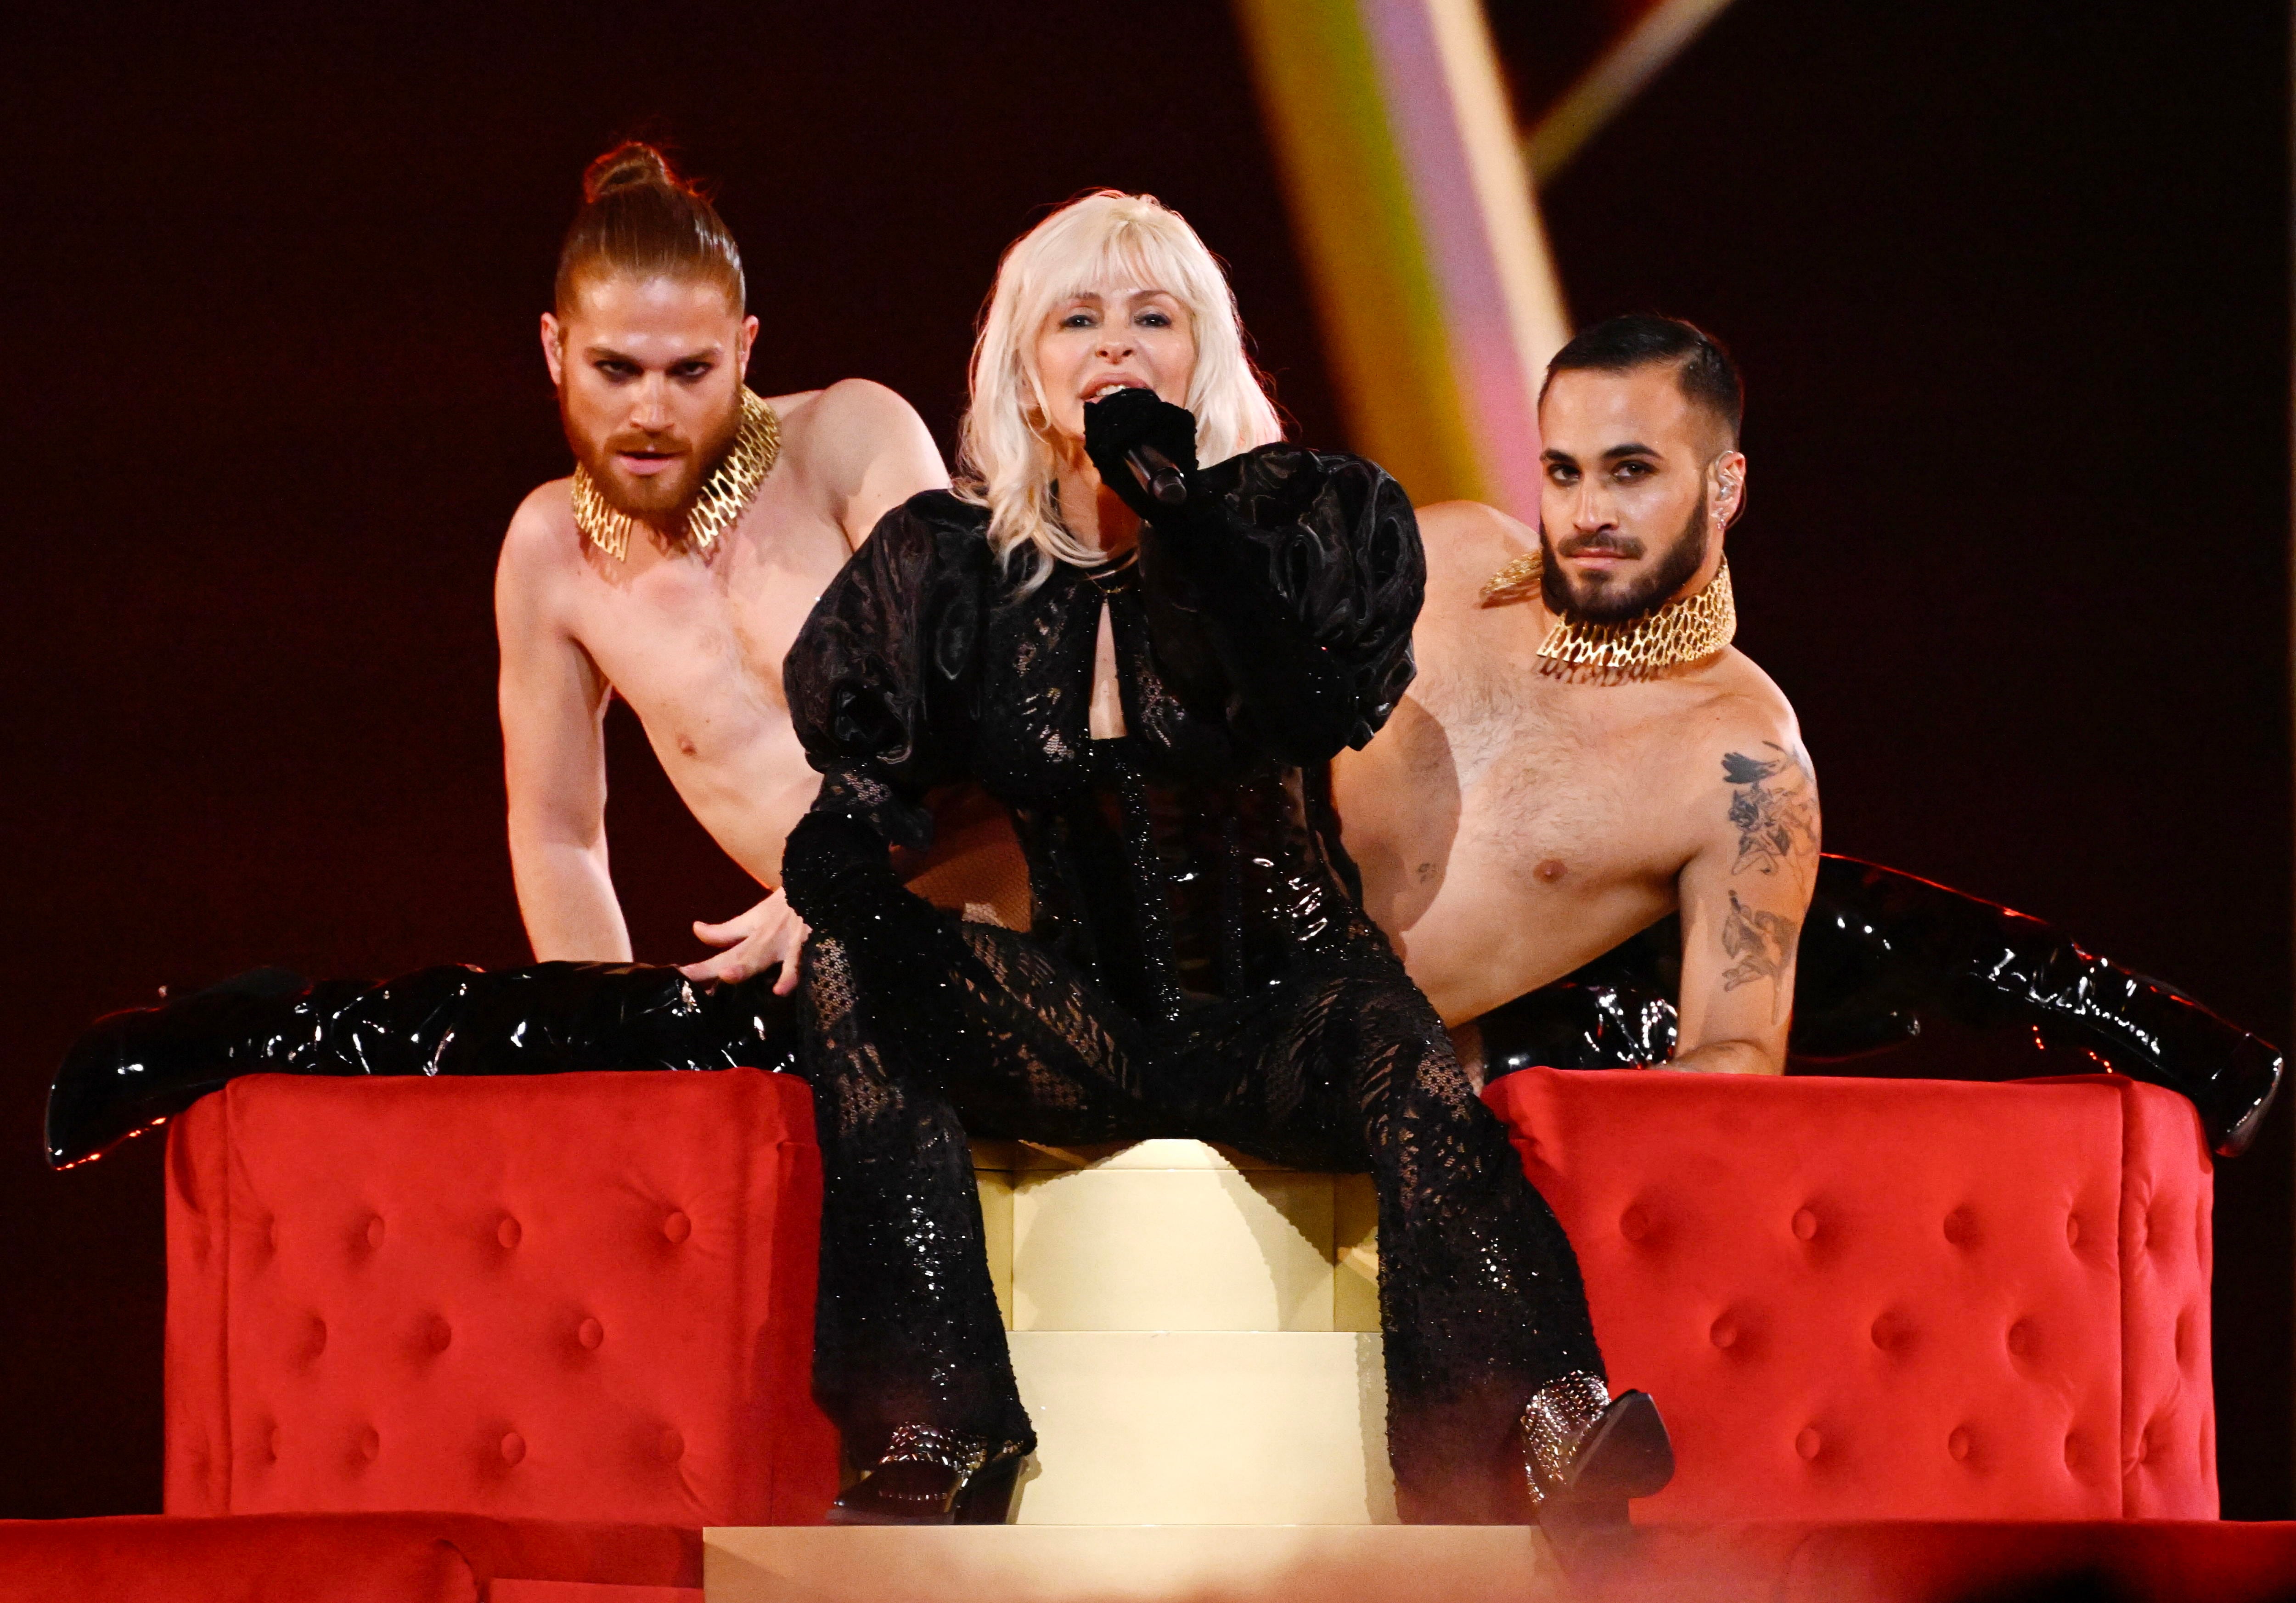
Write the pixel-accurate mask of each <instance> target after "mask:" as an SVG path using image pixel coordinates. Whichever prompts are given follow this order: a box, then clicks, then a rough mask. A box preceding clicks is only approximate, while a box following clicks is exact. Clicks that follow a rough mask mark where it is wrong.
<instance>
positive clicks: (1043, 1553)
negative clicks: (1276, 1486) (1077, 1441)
mask: <svg viewBox="0 0 2296 1603" xmlns="http://www.w3.org/2000/svg"><path fill="white" fill-rule="evenodd" d="M702 1542H703V1548H702V1581H703V1586H704V1588H705V1595H706V1596H707V1598H708V1599H709V1603H1133V1600H1135V1599H1139V1600H1141V1603H1146V1600H1147V1599H1158V1600H1162V1599H1187V1603H1243V1600H1244V1599H1251V1603H1358V1600H1363V1603H1368V1600H1369V1599H1382V1600H1383V1599H1411V1600H1412V1603H1548V1600H1550V1599H1562V1598H1564V1597H1566V1596H1568V1595H1569V1594H1568V1589H1567V1588H1566V1587H1565V1585H1564V1582H1563V1579H1562V1571H1561V1569H1560V1568H1559V1566H1557V1565H1556V1563H1555V1560H1554V1552H1553V1550H1551V1549H1549V1548H1548V1547H1547V1545H1546V1541H1545V1539H1544V1538H1542V1537H1541V1536H1540V1535H1539V1534H1538V1532H1536V1531H1535V1530H1530V1529H1528V1528H1525V1527H1521V1526H1508V1525H1390V1526H1385V1527H1381V1528H1374V1527H1369V1526H1357V1527H1355V1528H1352V1529H1350V1528H1348V1527H1345V1526H1339V1527H1333V1526H1320V1527H1319V1526H1315V1525H1277V1526H1257V1527H1250V1526H1234V1525H1229V1526H1217V1525H1212V1526H1195V1527H1190V1526H1185V1525H1179V1526H1176V1525H1128V1526H1113V1527H1111V1526H1105V1525H1067V1526H1036V1527H1029V1526H1020V1525H974V1526H955V1527H941V1528H938V1529H918V1528H914V1527H911V1528H909V1529H905V1530H902V1529H889V1528H879V1529H867V1528H859V1527H856V1528H849V1529H840V1528H836V1527H830V1528H822V1527H818V1526H803V1525H775V1526H751V1527H735V1528H720V1529H716V1530H710V1531H706V1532H704V1533H702Z"/></svg>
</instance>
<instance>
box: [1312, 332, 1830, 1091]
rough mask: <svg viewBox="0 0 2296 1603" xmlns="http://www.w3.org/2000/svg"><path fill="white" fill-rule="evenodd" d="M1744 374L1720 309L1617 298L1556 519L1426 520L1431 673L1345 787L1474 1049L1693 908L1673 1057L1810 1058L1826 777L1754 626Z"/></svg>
mask: <svg viewBox="0 0 2296 1603" xmlns="http://www.w3.org/2000/svg"><path fill="white" fill-rule="evenodd" d="M1740 393H1741V391H1740V385H1739V381H1738V376H1737V373H1736V370H1735V368H1734V366H1733V365H1732V364H1731V362H1730V358H1728V356H1727V355H1726V353H1725V352H1724V351H1723V350H1722V349H1721V348H1720V347H1719V346H1718V345H1717V344H1716V343H1715V342H1714V341H1711V340H1710V339H1709V338H1708V337H1707V336H1706V335H1705V334H1703V333H1701V332H1700V331H1698V330H1697V329H1695V328H1693V327H1691V326H1690V325H1687V324H1683V323H1677V322H1675V321H1673V320H1671V319H1669V318H1662V317H1652V316H1630V317H1620V318H1614V319H1612V320H1611V321H1610V322H1608V323H1604V324H1602V325H1597V326H1596V327H1594V328H1591V329H1589V330H1587V332H1586V333H1582V334H1580V335H1579V337H1578V338H1577V339H1575V340H1573V341H1571V342H1570V344H1569V345H1567V346H1566V347H1564V348H1563V349H1562V351H1561V353H1559V354H1558V355H1557V356H1556V357H1555V358H1554V363H1553V364H1552V365H1551V366H1550V367H1549V368H1548V371H1547V379H1546V388H1545V389H1544V390H1543V391H1542V393H1541V396H1540V399H1539V429H1540V432H1541V436H1542V438H1543V440H1544V443H1545V449H1544V451H1543V452H1542V454H1541V456H1542V461H1543V462H1544V464H1545V468H1546V473H1545V479H1544V486H1543V489H1542V492H1541V495H1540V501H1539V511H1540V519H1541V522H1542V524H1543V525H1544V528H1543V530H1542V531H1540V532H1534V531H1532V530H1528V529H1525V528H1524V527H1523V526H1522V525H1521V524H1520V523H1518V522H1515V521H1514V520H1513V519H1512V518H1509V517H1507V516H1506V515H1505V514H1502V513H1499V512H1497V511H1495V510H1493V509H1492V508H1490V507H1488V506H1478V505H1475V504H1473V503H1471V502H1451V503H1447V504H1445V505H1442V506H1431V507H1429V508H1426V509H1425V510H1423V511H1422V512H1421V513H1420V514H1419V522H1420V529H1421V532H1422V534H1423V538H1424V539H1425V542H1426V547H1427V565H1428V577H1427V601H1426V605H1425V607H1424V609H1423V611H1422V612H1421V614H1420V620H1419V626H1418V629H1417V630H1416V631H1415V635H1414V638H1413V643H1414V649H1415V652H1416V654H1417V656H1418V662H1419V677H1418V678H1417V679H1416V680H1415V682H1414V684H1413V685H1412V686H1411V690H1410V693H1409V695H1407V696H1406V698H1405V700H1404V702H1403V703H1402V705H1401V706H1400V707H1398V709H1397V711H1396V713H1395V716H1394V717H1393V718H1392V719H1390V721H1389V723H1388V726H1387V728H1386V729H1385V730H1384V731H1383V732H1382V734H1381V735H1380V736H1379V737H1378V738H1377V739H1375V740H1374V741H1373V742H1372V743H1371V744H1370V745H1369V746H1368V747H1367V748H1366V749H1365V750H1364V751H1362V752H1342V753H1341V756H1340V758H1339V760H1338V761H1337V763H1336V764H1335V765H1334V775H1333V782H1334V790H1335V796H1336V800H1337V802H1338V806H1339V809H1340V813H1341V818H1342V820H1343V822H1344V826H1345V831H1346V840H1347V844H1348V848H1349V851H1350V853H1351V854H1352V855H1353V856H1354V857H1355V859H1356V860H1357V865H1358V867H1360V868H1361V869H1362V872H1363V876H1364V891H1365V907H1366V908H1367V909H1368V911H1369V912H1370V913H1371V915H1372V917H1374V919H1376V920H1377V921H1378V922H1379V924H1380V925H1381V926H1382V928H1383V929H1385V930H1386V931H1387V932H1388V934H1389V936H1390V939H1391V940H1392V941H1394V943H1395V945H1396V947H1397V949H1398V951H1399V953H1400V954H1401V955H1402V957H1403V959H1404V963H1405V966H1406V968H1408V969H1409V971H1410V973H1411V977H1412V978H1413V979H1414V980H1415V981H1417V982H1418V983H1419V985H1420V987H1421V988H1422V989H1423V990H1424V991H1426V992H1427V994H1428V997H1429V998H1430V999H1431V1000H1432V1001H1433V1002H1434V1004H1435V1007H1436V1010H1437V1012H1439V1014H1440V1015H1442V1017H1443V1020H1444V1022H1445V1023H1447V1024H1449V1025H1451V1026H1453V1028H1454V1030H1455V1032H1456V1033H1457V1034H1458V1036H1459V1038H1460V1045H1461V1048H1462V1055H1463V1056H1465V1057H1467V1058H1468V1059H1469V1061H1470V1062H1471V1063H1478V1062H1479V1061H1480V1042H1479V1041H1478V1040H1477V1039H1476V1038H1475V1032H1473V1031H1472V1029H1471V1028H1467V1027H1465V1026H1468V1025H1469V1024H1470V1023H1471V1021H1472V1020H1474V1019H1475V1018H1477V1017H1478V1016H1479V1015H1482V1014H1484V1013H1487V1012H1488V1011H1489V1010H1490V1009H1492V1008H1494V1007H1498V1006H1500V1005H1501V1004H1503V1003H1505V1002H1508V1001H1511V1000H1513V999H1514V998H1516V997H1518V996H1521V994H1522V993H1524V992H1526V991H1532V990H1535V989H1536V988H1538V987H1539V986H1542V985H1545V984H1546V983H1547V982H1550V981H1553V980H1555V979H1557V978H1559V977H1561V976H1562V975H1564V974H1569V973H1570V972H1571V971H1572V970H1574V969H1577V968H1578V967H1579V966H1581V965H1583V964H1585V963H1587V961H1589V960H1590V959H1592V958H1596V957H1598V956H1600V955H1602V954H1603V952H1606V951H1608V950H1610V949H1611V948H1612V947H1615V946H1617V945H1618V944H1619V943H1620V941H1624V940H1626V939H1627V938H1628V937H1629V936H1631V935H1633V934H1635V933H1637V932H1638V931H1641V930H1643V929H1644V928H1647V927H1648V926H1649V925H1652V923H1654V922H1655V921H1657V920H1658V919H1660V918H1661V917H1665V916H1666V915H1667V914H1668V913H1670V912H1674V911H1676V910H1677V909H1678V910H1679V911H1680V913H1681V915H1682V976H1681V988H1680V1009H1681V1018H1680V1035H1679V1040H1678V1044H1677V1048H1676V1051H1675V1055H1674V1056H1673V1058H1672V1059H1671V1060H1670V1062H1669V1063H1668V1064H1667V1065H1665V1066H1668V1067H1671V1068H1677V1069H1699V1070H1709V1071H1718V1072H1728V1073H1779V1072H1781V1071H1782V1070H1783V1068H1784V1064H1785V1048H1786V1033H1787V1026H1788V1024H1789V1023H1790V1022H1791V1020H1792V1013H1793V985H1794V958H1795V951H1796V943H1797V939H1798V936H1799V933H1800V925H1801V922H1802V919H1803V917H1804V915H1805V913H1806V912H1807V910H1808V906H1809V900H1810V893H1811V891H1812V888H1813V886H1814V884H1815V881H1816V871H1817V862H1818V805H1817V788H1816V777H1815V776H1814V774H1813V772H1812V770H1811V768H1810V763H1809V758H1808V753H1807V752H1804V751H1803V749H1802V745H1801V739H1800V733H1799V731H1798V730H1797V728H1796V726H1795V723H1794V716H1793V709H1792V707H1791V706H1789V705H1788V704H1787V703H1786V699H1785V697H1784V695H1782V694H1781V693H1780V692H1779V690H1778V687H1777V686H1775V685H1774V684H1773V683H1771V681H1770V679H1769V678H1768V676H1767V675H1766V674H1764V673H1763V672H1762V670H1760V669H1759V668H1757V667H1756V666H1755V665H1754V664H1753V663H1752V662H1751V661H1749V660H1748V659H1747V658H1746V657H1745V656H1744V655H1743V654H1741V653H1739V652H1737V651H1734V650H1733V649H1731V648H1730V645H1729V639H1730V635H1731V631H1732V629H1733V627H1734V613H1733V612H1732V608H1731V603H1730V595H1729V575H1728V571H1727V569H1726V567H1725V565H1724V563H1723V535H1724V531H1725V530H1726V529H1727V528H1728V527H1729V525H1730V523H1731V522H1732V521H1733V520H1734V518H1735V517H1736V516H1737V514H1738V511H1739V508H1740V507H1741V506H1743V502H1744V497H1745V482H1746V459H1745V457H1744V456H1743V455H1742V454H1741V453H1740V451H1739V449H1738V419H1739V411H1740V406H1741V401H1740Z"/></svg>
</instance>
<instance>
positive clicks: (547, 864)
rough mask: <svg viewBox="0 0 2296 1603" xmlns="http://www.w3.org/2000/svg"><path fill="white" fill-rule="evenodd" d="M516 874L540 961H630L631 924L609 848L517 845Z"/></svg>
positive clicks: (513, 851) (528, 932) (523, 913)
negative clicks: (613, 872) (624, 910)
mask: <svg viewBox="0 0 2296 1603" xmlns="http://www.w3.org/2000/svg"><path fill="white" fill-rule="evenodd" d="M510 855H511V877H512V879H513V880H514V881H515V882H516V884H517V885H518V910H519V916H520V917H521V918H523V919H524V920H525V921H526V938H527V940H528V941H529V943H531V944H532V946H533V948H534V956H535V960H536V961H537V962H540V963H551V962H557V961H561V960H567V961H573V962H584V963H627V962H628V961H629V960H630V932H629V926H628V925H627V924H625V923H624V922H623V921H622V904H621V902H620V901H619V900H618V899H617V898H616V897H615V895H614V882H613V878H612V876H611V875H610V874H609V873H608V872H607V867H606V849H605V845H604V843H603V842H601V843H599V844H598V845H597V846H595V847H584V846H575V845H564V844H548V845H545V844H538V843H537V844H524V845H522V844H521V843H519V842H518V841H516V840H512V843H511V854H510Z"/></svg>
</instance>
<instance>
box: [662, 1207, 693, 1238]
mask: <svg viewBox="0 0 2296 1603" xmlns="http://www.w3.org/2000/svg"><path fill="white" fill-rule="evenodd" d="M661 1233H662V1234H663V1235H665V1236H667V1237H669V1238H670V1239H671V1240H672V1241H683V1240H685V1238H686V1237H688V1236H691V1235H692V1234H693V1221H692V1220H690V1219H688V1218H687V1217H686V1216H685V1214H683V1213H672V1214H670V1216H669V1217H668V1219H665V1220H663V1221H661Z"/></svg>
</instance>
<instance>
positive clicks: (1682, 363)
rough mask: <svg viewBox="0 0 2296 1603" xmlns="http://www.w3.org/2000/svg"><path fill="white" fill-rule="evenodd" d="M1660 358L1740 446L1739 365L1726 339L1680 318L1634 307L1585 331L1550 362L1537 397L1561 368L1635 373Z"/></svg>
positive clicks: (1694, 400)
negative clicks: (1725, 342) (1731, 353)
mask: <svg viewBox="0 0 2296 1603" xmlns="http://www.w3.org/2000/svg"><path fill="white" fill-rule="evenodd" d="M1660 362H1664V363H1669V364H1670V365H1672V366H1673V368H1674V376H1675V382H1677V383H1678V384H1680V385H1681V386H1682V393H1683V394H1684V395H1685V397H1687V398H1688V399H1689V400H1690V402H1691V404H1692V405H1693V406H1697V407H1704V408H1706V410H1707V411H1709V412H1710V413H1712V414H1713V415H1715V416H1716V417H1718V418H1719V419H1720V420H1721V422H1722V424H1723V427H1724V429H1725V430H1726V432H1728V434H1729V437H1730V448H1731V449H1733V450H1735V449H1736V448H1737V447H1738V424H1739V421H1740V419H1741V418H1742V417H1743V415H1744V414H1745V410H1746V387H1745V385H1744V384H1743V382H1740V380H1739V377H1738V365H1737V364H1736V363H1735V362H1734V361H1732V360H1731V359H1730V353H1729V351H1728V350H1726V349H1724V348H1723V344H1722V341H1719V340H1718V339H1716V338H1715V337H1714V336H1713V335H1711V334H1710V333H1707V332H1706V331H1705V330H1704V329H1702V328H1700V327H1699V326H1698V325H1696V324H1694V323H1685V322H1684V321H1682V319H1680V318H1679V317H1661V316H1658V315H1656V314H1655V313H1652V312H1630V313H1628V315H1627V316H1623V317H1611V318H1607V319H1605V320H1604V321H1603V322H1601V323H1597V324H1596V325H1595V326H1594V327H1592V328H1589V329H1585V330H1582V331H1580V333H1579V335H1578V337H1577V338H1575V339H1573V340H1572V341H1570V344H1568V345H1565V346H1564V347H1563V348H1562V349H1561V350H1558V351H1556V352H1555V353H1554V360H1553V361H1551V362H1549V363H1548V364H1547V365H1546V382H1544V383H1542V384H1540V385H1539V387H1538V399H1540V400H1542V401H1543V400H1545V399H1546V391H1547V390H1548V389H1549V388H1550V387H1552V386H1553V384H1554V375H1555V374H1558V373H1582V372H1593V373H1630V372H1632V371H1633V370H1634V369H1636V368H1637V367H1647V366H1652V364H1654V363H1660Z"/></svg>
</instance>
